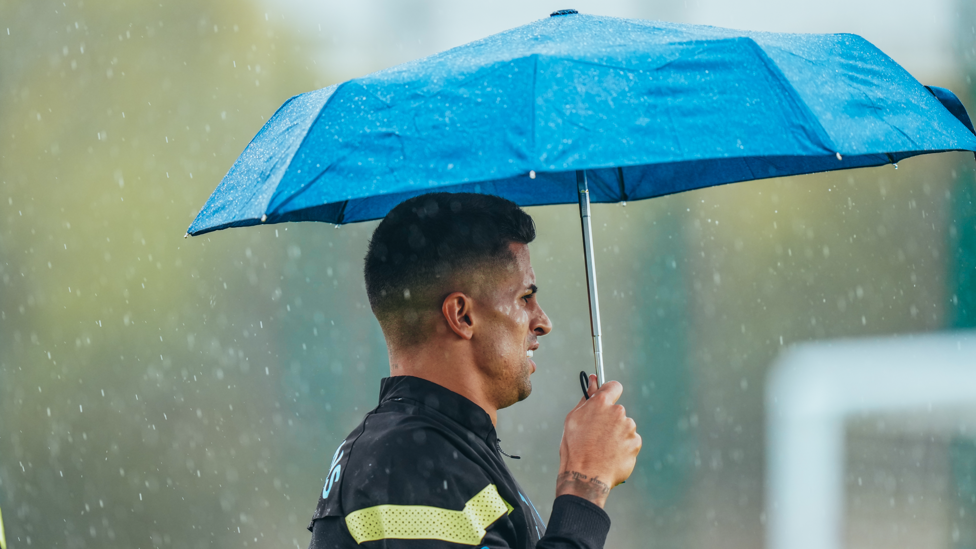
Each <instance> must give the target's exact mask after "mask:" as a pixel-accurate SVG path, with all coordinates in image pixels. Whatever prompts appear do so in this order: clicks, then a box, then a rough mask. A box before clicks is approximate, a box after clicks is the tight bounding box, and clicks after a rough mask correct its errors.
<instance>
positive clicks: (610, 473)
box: [556, 375, 641, 508]
mask: <svg viewBox="0 0 976 549" xmlns="http://www.w3.org/2000/svg"><path fill="white" fill-rule="evenodd" d="M623 390H624V388H623V385H621V384H620V383H619V382H616V381H609V382H607V383H605V384H604V385H603V387H600V388H599V389H597V388H596V376H595V375H590V386H589V394H590V398H589V400H586V399H580V402H579V404H577V405H576V407H575V408H573V410H572V411H571V412H569V414H568V415H567V416H566V423H565V424H564V426H563V440H562V443H561V444H560V446H559V475H558V476H557V477H556V497H559V496H562V495H566V494H572V495H575V496H579V497H581V498H584V499H588V500H590V501H592V502H593V503H595V504H596V505H599V506H600V507H601V508H602V507H603V505H604V503H606V501H607V495H609V493H610V489H611V488H613V487H614V486H616V485H618V484H620V483H621V482H623V481H625V480H627V477H629V476H630V474H631V473H632V472H633V471H634V465H636V463H637V453H638V452H640V449H641V437H640V435H638V434H637V424H636V423H634V420H633V419H631V418H629V417H627V414H626V413H625V412H624V407H623V406H620V405H619V404H616V402H617V399H619V398H620V394H621V393H622V392H623Z"/></svg>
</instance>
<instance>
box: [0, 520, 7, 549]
mask: <svg viewBox="0 0 976 549" xmlns="http://www.w3.org/2000/svg"><path fill="white" fill-rule="evenodd" d="M0 549H7V536H6V535H5V534H4V533H3V513H0Z"/></svg>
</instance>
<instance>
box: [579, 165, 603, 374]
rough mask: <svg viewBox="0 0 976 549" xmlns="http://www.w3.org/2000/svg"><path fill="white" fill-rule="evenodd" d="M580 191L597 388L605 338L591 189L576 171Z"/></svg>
mask: <svg viewBox="0 0 976 549" xmlns="http://www.w3.org/2000/svg"><path fill="white" fill-rule="evenodd" d="M576 188H577V190H578V191H579V208H580V224H581V225H582V226H583V256H584V260H585V262H586V293H587V294H588V295H589V297H590V332H591V333H592V335H593V361H594V364H595V366H596V383H597V387H599V386H601V385H603V383H604V382H605V381H606V377H605V376H604V373H603V338H602V336H601V332H600V299H599V297H598V296H597V291H596V264H595V262H594V260H593V227H592V226H591V225H590V189H589V186H588V185H587V183H586V172H585V171H584V170H577V171H576Z"/></svg>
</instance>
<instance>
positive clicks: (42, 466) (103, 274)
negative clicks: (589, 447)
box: [0, 0, 976, 549]
mask: <svg viewBox="0 0 976 549" xmlns="http://www.w3.org/2000/svg"><path fill="white" fill-rule="evenodd" d="M291 4H295V2H292V3H291ZM291 4H289V5H291ZM367 4H369V6H367V7H368V9H372V10H377V18H376V19H375V20H374V19H371V18H369V17H365V18H364V17H362V16H363V14H364V13H365V14H366V15H369V14H370V12H369V11H368V10H367V8H362V9H361V10H360V11H359V12H356V13H352V12H349V10H351V9H352V8H345V9H346V11H343V9H340V8H338V7H336V8H335V9H334V10H333V12H327V11H326V12H323V11H322V8H321V6H320V8H319V9H318V10H319V11H314V10H313V11H312V12H310V15H309V16H308V17H307V18H305V20H303V18H302V17H301V16H300V15H296V11H295V8H294V6H292V7H291V8H288V9H286V8H285V7H281V8H280V9H279V8H278V7H277V6H275V4H273V3H270V2H258V1H243V0H238V1H230V0H202V1H196V2H190V1H187V0H175V1H168V2H164V3H159V2H141V1H121V0H115V1H111V0H101V1H93V0H86V1H78V0H74V1H72V2H55V1H17V0H0V281H2V284H0V509H3V511H4V515H3V516H4V519H5V526H6V532H7V541H8V544H9V547H10V548H12V549H19V548H22V547H35V546H36V547H52V548H53V547H65V548H81V547H126V548H133V547H147V548H148V547H170V546H172V547H192V548H197V547H199V548H204V547H206V548H223V547H241V546H245V547H246V546H252V545H259V546H268V547H306V546H307V544H308V539H309V534H308V532H307V531H306V530H305V526H306V525H307V524H308V521H309V518H310V516H311V513H312V511H313V509H314V506H315V503H316V501H317V497H318V493H319V492H320V490H321V484H322V481H323V480H324V478H323V477H324V475H325V474H326V472H327V469H328V464H329V460H330V458H331V456H332V453H333V451H334V448H335V446H336V445H337V444H338V443H339V442H340V441H341V439H342V438H343V437H344V436H345V435H346V433H347V432H348V431H349V430H350V429H351V428H352V427H354V426H355V425H356V424H357V423H358V422H359V420H360V418H361V417H362V415H363V414H364V413H365V412H366V411H368V410H369V409H371V408H372V407H373V406H374V405H375V402H376V395H377V390H378V386H379V379H380V378H382V377H384V376H385V375H387V374H388V368H387V362H386V351H385V347H384V344H383V340H382V334H381V333H380V331H379V328H378V325H377V324H376V322H375V320H374V319H373V317H372V315H371V314H370V312H369V308H368V304H367V302H366V296H365V290H364V287H363V282H362V276H361V261H362V257H363V255H364V253H365V249H366V244H367V241H368V238H369V235H370V233H371V231H372V229H373V228H374V227H375V224H373V223H367V224H360V225H351V226H343V227H342V228H339V229H336V228H333V227H331V226H328V225H324V224H314V223H306V224H290V225H276V226H265V227H254V228H248V229H236V230H229V231H222V232H218V233H213V234H209V235H206V236H203V237H198V238H191V239H183V238H182V237H183V234H184V231H185V229H186V227H187V226H188V225H189V223H190V221H191V220H192V218H193V216H194V215H195V214H196V212H197V210H198V209H199V207H200V206H201V205H202V204H203V203H204V201H205V200H206V198H207V197H208V196H209V194H210V193H211V192H212V191H213V189H214V187H215V186H216V185H217V183H218V182H219V181H220V178H221V177H222V176H223V174H224V173H225V172H226V170H227V169H228V168H229V167H230V165H231V164H232V163H233V161H234V160H235V159H236V157H237V155H238V154H240V152H241V151H242V150H243V148H244V146H245V145H246V144H247V142H248V140H249V139H250V137H251V136H253V135H254V133H256V132H257V130H258V129H259V128H260V127H261V125H262V124H263V123H264V121H265V120H267V118H268V117H269V116H270V115H271V114H272V113H273V112H274V110H275V109H276V108H277V107H278V106H279V105H280V104H281V103H282V102H283V101H284V100H286V99H287V98H288V97H289V96H291V95H294V94H297V93H301V92H304V91H307V90H311V89H315V88H319V87H323V86H325V85H329V84H332V83H334V82H337V81H340V80H343V79H346V78H350V77H355V76H358V75H362V74H365V73H367V72H369V71H372V70H376V69H379V68H382V67H383V66H386V65H389V64H391V63H395V62H400V61H404V60H407V59H410V58H413V57H416V56H419V55H423V54H427V53H433V52H434V51H437V50H439V49H442V48H443V47H447V46H450V45H456V44H460V43H462V42H464V41H467V40H471V39H475V38H478V37H480V36H483V35H484V34H487V33H488V32H494V31H496V30H501V29H503V28H507V27H512V26H517V25H519V24H522V23H525V22H528V21H530V20H532V19H536V18H538V17H543V16H545V15H546V14H548V12H549V11H552V10H553V9H557V8H563V7H568V6H563V5H549V4H548V3H545V2H540V3H535V4H529V5H524V4H525V3H524V2H523V3H520V5H521V7H519V8H518V10H515V9H513V11H512V13H510V14H508V15H505V16H504V17H503V15H499V14H498V13H496V14H495V15H493V16H492V17H494V19H492V21H494V23H492V24H497V25H499V28H497V29H490V30H488V31H485V32H482V34H476V35H472V36H467V35H465V34H463V33H462V32H460V31H457V32H454V31H452V28H453V27H451V22H452V21H453V20H454V18H457V19H458V20H461V19H465V20H466V19H469V18H477V17H478V9H479V8H478V6H477V5H476V4H474V3H470V2H464V3H457V4H451V3H445V2H435V1H433V0H432V1H430V2H423V1H420V0H411V1H409V2H401V3H395V2H382V1H379V0H376V1H373V2H370V3H367ZM589 4H594V5H595V3H587V2H579V3H577V5H576V6H573V7H576V8H578V9H580V10H581V11H589V12H592V13H604V14H607V15H630V16H640V17H647V18H657V17H661V18H672V19H674V20H681V19H682V14H685V15H687V17H686V19H694V17H692V15H694V13H697V12H694V10H692V8H687V7H685V8H682V9H685V11H684V12H683V11H681V9H679V8H676V7H674V6H671V7H668V5H666V4H665V3H663V2H644V3H641V2H630V3H628V2H616V3H612V5H611V8H609V10H610V11H609V12H608V11H607V10H601V9H599V8H598V7H593V6H590V5H589ZM850 4H851V6H849V7H850V9H851V10H852V11H850V12H849V13H848V14H847V17H848V19H845V14H843V13H841V14H837V19H836V20H828V21H827V22H826V23H822V24H823V25H824V26H825V28H823V29H822V30H821V31H822V32H827V31H830V30H831V25H832V24H833V26H834V27H836V28H835V29H834V30H838V31H842V30H845V31H846V30H850V27H851V21H850V18H851V17H854V16H856V15H857V14H858V13H860V12H859V11H858V9H868V8H869V7H870V6H871V5H877V4H878V2H871V1H869V0H862V1H855V2H851V3H850ZM329 5H331V4H329ZM796 5H797V6H798V5H799V4H796ZM939 5H940V6H942V5H944V6H948V7H947V8H946V9H948V10H949V13H951V15H952V25H951V27H950V30H951V33H950V36H951V39H949V41H948V42H947V43H948V44H950V45H951V46H952V48H951V51H948V52H945V53H946V56H944V57H945V58H939V63H941V64H939V63H936V64H935V65H933V66H936V65H937V66H938V67H942V68H941V69H939V71H941V72H939V71H934V72H931V73H925V74H932V75H935V76H938V77H939V78H940V80H939V81H926V82H925V83H927V84H935V85H942V86H946V87H949V88H951V89H953V90H954V91H956V92H957V93H958V94H959V95H960V96H961V98H962V99H963V101H964V103H966V104H967V106H968V107H969V108H970V111H971V112H976V110H974V109H976V102H974V100H976V97H974V95H973V90H974V88H973V87H972V85H971V81H972V76H973V75H974V74H976V50H974V49H973V48H974V47H976V31H973V30H972V28H973V25H974V24H976V8H973V5H972V4H971V3H970V2H968V1H967V0H959V1H958V2H955V1H953V0H942V1H941V3H939ZM763 6H764V4H763V3H762V2H757V1H753V2H751V3H746V5H744V7H743V9H746V10H748V9H754V10H761V9H765V8H763ZM908 6H913V7H912V9H913V10H921V8H918V7H917V6H915V5H914V4H910V3H906V4H905V6H903V7H908ZM586 7H590V9H588V10H585V9H584V8H586ZM767 7H768V6H767ZM798 9H799V8H798ZM932 9H934V8H932ZM289 10H291V11H289ZM363 10H367V11H363ZM688 10H691V11H688ZM906 11H907V12H911V11H912V10H906ZM347 12H348V13H347ZM689 13H691V14H692V15H688V14H689ZM343 14H346V16H345V17H344V16H343ZM356 14H358V15H356ZM852 14H853V15H852ZM354 15H356V17H353V16H354ZM379 15H383V16H382V17H380V16H379ZM506 17H507V18H506ZM777 17H784V18H785V19H783V21H784V23H783V26H784V27H785V28H781V29H778V30H796V29H795V28H794V27H795V25H796V21H795V20H793V19H789V18H788V17H787V16H786V15H778V14H777V13H773V14H771V15H770V14H767V19H763V20H762V21H765V23H763V24H769V25H771V26H773V27H774V28H769V29H765V30H777V29H776V28H775V26H776V23H777ZM318 18H320V19H321V21H320V20H319V19H318ZM431 21H434V23H431ZM770 21H771V22H770ZM323 22H324V23H325V29H324V30H323V26H322V24H323ZM425 22H426V23H425ZM692 22H698V21H692ZM706 22H712V23H715V24H723V21H722V20H718V21H706ZM738 22H739V20H733V21H731V22H729V23H727V24H728V26H736V25H734V24H733V23H738ZM855 23H856V21H855ZM911 24H914V23H911V22H910V23H909V25H911ZM918 24H919V25H923V23H921V22H919V23H918ZM316 25H317V28H316ZM357 25H359V26H357ZM384 25H385V26H384ZM398 25H399V26H398ZM425 25H426V26H425ZM445 25H446V26H447V27H446V28H442V27H445ZM739 26H741V23H739ZM854 26H855V27H856V25H854ZM401 27H402V28H401ZM929 27H931V25H929ZM929 27H926V28H929ZM366 28H371V29H372V30H371V31H370V32H372V33H373V34H371V35H370V36H378V35H380V34H384V33H385V34H389V35H390V38H389V39H388V40H387V42H382V41H380V42H379V43H378V45H376V44H374V46H373V47H372V49H368V48H364V47H359V46H357V44H359V42H355V41H353V42H350V41H349V40H351V39H347V38H342V39H341V40H340V39H339V38H337V37H340V38H341V37H348V36H349V35H352V34H355V33H356V32H359V31H358V30H357V29H360V30H362V32H364V33H365V32H366V30H365V29H366ZM424 29H427V32H429V33H430V34H436V33H440V34H438V36H442V38H441V42H436V41H434V40H431V41H427V42H425V40H424V37H425V34H424V32H422V31H424ZM452 32H453V34H452ZM470 32H475V31H470ZM445 37H446V38H445ZM866 37H867V38H869V39H872V36H866ZM888 38H889V37H886V38H885V39H888ZM343 40H346V41H345V42H343ZM452 41H453V42H452ZM444 44H446V45H444ZM881 45H882V48H883V49H884V45H883V44H881ZM384 51H389V52H392V53H389V54H385V55H386V56H384V54H383V53H382V52H384ZM377 52H381V53H377ZM895 59H896V60H899V58H898V57H897V56H896V57H895ZM926 66H927V65H926ZM906 67H907V68H908V69H909V70H910V71H912V72H913V73H916V70H915V68H916V67H914V66H909V65H906ZM946 67H948V68H946ZM922 70H923V71H924V70H925V69H924V68H923V69H922ZM974 166H976V164H974V162H973V158H972V155H967V154H962V153H951V154H943V155H934V156H927V157H921V158H915V159H910V160H908V161H905V162H904V163H903V164H902V165H900V166H899V167H898V169H895V168H893V167H890V166H888V167H884V168H872V169H863V170H858V171H851V172H841V173H834V174H828V175H814V176H804V177H796V178H788V179H776V180H765V181H756V182H749V183H742V184H737V185H733V186H728V187H719V188H713V189H708V190H704V191H696V192H691V193H686V194H683V195H677V196H671V197H666V198H661V199H656V200H653V201H644V202H639V203H632V204H627V205H612V206H608V205H598V206H596V207H595V208H594V221H595V230H596V233H595V243H596V247H597V266H598V273H599V276H600V290H601V298H602V300H601V305H602V314H603V319H604V330H605V338H606V339H605V355H606V357H607V364H608V374H609V375H610V377H612V378H616V379H619V380H621V381H623V382H624V383H625V386H626V391H625V394H624V397H623V399H622V402H623V404H624V405H625V406H626V407H627V410H628V413H629V414H630V415H632V416H633V417H634V418H635V419H636V420H637V423H638V428H639V431H640V433H641V435H642V436H643V437H644V449H643V451H642V453H641V456H640V460H639V462H638V467H637V470H636V471H635V473H634V477H633V478H632V480H631V481H629V482H628V483H627V484H626V485H625V486H622V487H620V488H618V489H616V490H615V491H614V493H613V495H612V497H611V499H610V502H609V504H608V511H609V512H610V514H611V516H612V517H613V520H614V527H613V530H612V532H611V538H610V542H609V543H608V547H661V548H671V547H714V546H719V545H721V546H723V547H759V546H762V544H763V522H764V515H763V501H762V496H763V400H762V395H763V386H764V376H765V373H766V371H767V369H768V367H769V365H770V363H771V362H772V361H773V359H774V358H775V357H776V356H777V354H778V353H779V352H780V350H781V349H783V347H785V346H789V345H790V344H792V343H795V342H798V341H809V340H819V339H829V338H837V337H857V336H863V335H874V334H902V333H913V332H924V331H933V330H944V329H953V328H967V327H974V326H976V280H974V277H976V204H974V200H976V177H974ZM529 213H530V214H532V215H533V216H534V217H535V219H536V222H537V225H538V228H539V238H538V240H537V241H536V242H535V243H534V244H533V245H532V246H531V253H532V257H533V263H534V266H535V269H536V273H537V275H538V278H539V280H540V283H539V286H540V287H541V293H540V302H541V304H542V305H543V307H544V308H545V309H546V310H547V312H548V313H549V315H550V317H551V318H552V320H553V323H554V326H555V329H554V331H553V333H552V334H551V335H550V336H548V337H546V338H545V339H543V340H542V349H541V350H540V351H539V352H538V353H537V355H536V357H537V358H536V361H537V363H538V365H539V372H538V373H537V374H536V375H535V378H534V380H535V382H534V387H535V391H534V393H533V396H532V398H530V399H529V400H527V401H526V402H524V403H521V404H519V405H517V406H516V407H514V408H512V409H511V410H506V411H503V412H502V413H501V414H500V416H499V436H500V437H501V439H502V445H503V447H504V448H505V449H506V450H507V451H508V452H510V453H516V454H520V455H521V456H522V459H521V460H519V461H512V462H510V466H511V467H512V469H513V471H515V474H516V476H517V477H518V478H519V480H520V482H522V484H523V485H524V486H525V487H526V488H527V490H528V491H529V493H530V494H531V495H532V497H533V499H534V500H535V503H536V505H537V506H538V507H539V509H540V511H541V512H542V514H543V516H548V512H549V510H550V509H551V498H552V493H553V490H554V486H555V478H554V475H555V470H556V467H557V465H558V455H557V449H558V442H559V438H560V435H561V429H562V419H563V416H564V415H565V412H566V411H567V410H568V409H569V408H570V407H571V406H572V405H573V404H575V402H576V401H577V400H578V398H579V394H578V393H579V388H578V385H577V380H576V374H577V372H578V371H579V370H580V369H589V368H590V367H591V365H592V359H591V349H590V346H589V345H590V343H589V337H588V330H589V324H588V314H587V305H586V291H585V278H584V276H583V265H582V255H581V253H582V250H581V248H582V246H581V243H580V239H579V220H578V216H577V215H578V214H577V211H576V208H575V207H571V206H565V207H559V206H554V207H545V208H533V209H530V210H529ZM919 444H922V450H921V451H923V452H930V453H931V455H932V456H941V457H938V459H936V458H932V459H931V460H929V461H928V462H930V463H931V467H929V468H928V469H925V470H922V469H920V468H918V467H913V466H914V463H911V464H908V463H907V461H906V464H902V463H901V462H900V461H898V460H897V459H894V458H892V459H890V460H888V461H884V462H883V463H882V462H879V461H878V458H877V456H878V455H887V456H889V457H891V456H895V457H897V456H899V455H903V454H905V452H909V451H911V452H915V453H917V452H918V445H919ZM851 448H852V450H851V452H850V453H849V456H848V459H849V461H850V462H851V464H852V465H851V466H852V467H855V468H857V469H858V470H869V471H874V472H875V473H876V474H874V475H873V476H872V477H870V478H871V479H873V480H872V481H871V482H869V483H868V486H867V487H860V488H858V490H861V491H862V492H863V491H865V490H867V491H872V490H873V491H874V492H872V493H877V494H885V495H891V498H892V501H893V502H895V503H892V505H891V506H890V509H889V508H886V510H883V512H880V513H881V515H880V516H881V518H880V519H879V518H878V516H876V515H877V513H878V512H879V511H876V510H874V511H872V512H873V513H874V514H872V515H871V517H870V520H868V519H864V520H861V518H859V517H861V515H858V507H857V506H856V505H855V506H853V507H852V512H851V514H850V516H849V517H848V521H849V522H848V540H849V541H850V542H851V544H852V545H853V546H871V547H873V546H878V547H882V546H883V547H897V546H902V545H904V546H909V545H926V546H930V547H955V548H964V547H965V548H970V547H974V544H976V532H974V530H973V528H974V527H973V525H972V522H973V521H972V520H971V518H967V515H966V514H965V512H966V510H967V509H969V513H970V514H969V515H968V517H971V516H972V514H973V513H976V504H969V503H967V502H968V500H969V494H970V493H972V494H973V495H974V496H976V491H974V489H973V488H972V479H973V478H976V474H974V471H973V463H976V460H974V458H973V456H974V455H976V450H974V447H973V446H972V443H971V441H968V440H952V441H936V440H932V441H921V442H920V441H917V440H909V441H905V440H903V439H884V438H883V437H880V438H875V439H871V440H870V441H866V442H865V441H860V442H859V443H856V444H852V446H851ZM940 460H941V461H940ZM903 461H905V460H903ZM908 461H910V460H908ZM925 475H929V477H930V476H931V475H936V476H937V477H938V478H940V479H942V481H944V487H943V489H942V491H941V492H939V491H938V490H936V492H935V495H934V496H932V497H930V498H928V499H927V500H925V501H924V502H922V503H919V502H920V501H921V500H923V499H925V498H916V497H915V496H917V495H918V494H917V493H916V492H913V491H912V490H915V489H914V488H911V486H916V485H918V484H919V483H918V482H914V483H913V482H912V481H913V479H914V480H917V479H919V478H929V477H927V476H925ZM891 479H894V482H892V481H891ZM967 483H968V484H967ZM923 484H924V483H923ZM906 487H908V488H906ZM930 487H931V486H930ZM926 494H928V492H926ZM919 505H921V506H927V507H925V512H924V513H920V512H919V509H920V508H919V507H918V506H919ZM960 513H962V514H961V515H960ZM933 517H934V518H933ZM865 521H866V522H865ZM879 521H880V522H879ZM878 524H880V525H881V526H877V525H878Z"/></svg>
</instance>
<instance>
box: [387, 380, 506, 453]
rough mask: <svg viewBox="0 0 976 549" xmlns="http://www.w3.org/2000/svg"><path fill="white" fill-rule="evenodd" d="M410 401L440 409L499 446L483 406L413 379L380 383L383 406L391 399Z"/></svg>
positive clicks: (439, 410) (432, 384)
mask: <svg viewBox="0 0 976 549" xmlns="http://www.w3.org/2000/svg"><path fill="white" fill-rule="evenodd" d="M395 399H400V400H410V401H413V402H414V403H416V404H418V405H420V406H423V407H425V408H429V409H432V410H436V411H437V412H439V413H441V414H442V415H445V416H447V417H449V418H450V419H452V420H454V421H455V422H457V423H459V424H460V425H461V426H462V427H464V428H466V429H468V430H470V431H472V432H473V433H474V434H475V435H477V436H478V437H479V438H481V439H483V440H485V441H487V442H489V443H490V444H491V445H492V446H494V445H495V435H494V433H495V427H494V425H492V424H491V417H490V416H489V415H488V413H487V412H485V411H484V409H482V408H481V406H478V405H477V404H475V403H474V402H471V401H470V400H468V399H467V398H465V397H463V396H461V395H459V394H457V393H455V392H454V391H451V390H449V389H445V388H444V387H441V386H440V385H438V384H436V383H434V382H432V381H427V380H426V379H421V378H419V377H413V376H395V377H386V378H383V380H382V381H381V382H380V405H381V406H382V405H383V404H384V403H385V402H387V401H390V400H395Z"/></svg>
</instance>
